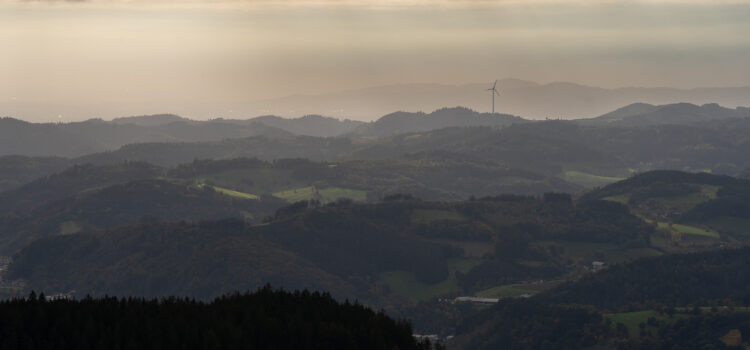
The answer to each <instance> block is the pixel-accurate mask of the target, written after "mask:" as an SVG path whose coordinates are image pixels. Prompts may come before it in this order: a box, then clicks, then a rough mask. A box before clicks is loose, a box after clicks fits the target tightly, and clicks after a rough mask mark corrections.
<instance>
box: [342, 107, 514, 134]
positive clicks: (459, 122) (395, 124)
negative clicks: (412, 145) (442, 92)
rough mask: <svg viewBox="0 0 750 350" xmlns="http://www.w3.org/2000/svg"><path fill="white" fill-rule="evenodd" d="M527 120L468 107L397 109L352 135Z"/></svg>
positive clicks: (430, 129)
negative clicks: (423, 111) (432, 110)
mask: <svg viewBox="0 0 750 350" xmlns="http://www.w3.org/2000/svg"><path fill="white" fill-rule="evenodd" d="M524 122H528V121H527V120H525V119H523V118H521V117H516V116H512V115H508V114H494V115H493V114H489V113H479V112H475V111H473V110H470V109H468V108H462V107H456V108H442V109H438V110H436V111H434V112H432V113H429V114H427V113H421V112H420V113H407V112H396V113H391V114H388V115H385V116H383V117H382V118H380V119H378V120H376V121H374V122H372V123H367V124H364V125H361V126H359V127H357V128H356V129H355V130H354V131H353V132H352V135H354V136H366V137H387V136H391V135H396V134H405V133H418V132H425V131H432V130H437V129H443V128H448V127H477V126H485V127H492V128H502V127H505V126H509V125H512V124H516V123H524Z"/></svg>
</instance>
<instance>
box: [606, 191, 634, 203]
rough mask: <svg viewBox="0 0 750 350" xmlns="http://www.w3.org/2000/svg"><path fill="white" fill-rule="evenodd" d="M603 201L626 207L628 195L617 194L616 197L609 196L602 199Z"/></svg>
mask: <svg viewBox="0 0 750 350" xmlns="http://www.w3.org/2000/svg"><path fill="white" fill-rule="evenodd" d="M602 199H603V200H605V201H611V202H617V203H620V204H625V205H628V200H630V194H629V193H627V194H618V195H616V196H609V197H604V198H602Z"/></svg>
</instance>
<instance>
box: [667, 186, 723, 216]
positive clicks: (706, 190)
mask: <svg viewBox="0 0 750 350" xmlns="http://www.w3.org/2000/svg"><path fill="white" fill-rule="evenodd" d="M718 190H719V186H710V185H702V186H701V190H700V192H696V193H691V194H687V195H684V196H679V197H663V198H656V200H657V201H658V203H659V206H660V207H662V208H665V209H675V210H680V211H688V210H690V209H692V208H693V207H695V206H696V205H698V204H700V203H703V202H706V201H708V200H711V199H715V198H716V192H717V191H718Z"/></svg>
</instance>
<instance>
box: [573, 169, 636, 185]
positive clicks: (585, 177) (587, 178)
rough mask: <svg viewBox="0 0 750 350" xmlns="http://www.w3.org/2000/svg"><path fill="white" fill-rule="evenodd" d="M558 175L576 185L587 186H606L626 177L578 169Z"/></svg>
mask: <svg viewBox="0 0 750 350" xmlns="http://www.w3.org/2000/svg"><path fill="white" fill-rule="evenodd" d="M558 177H559V178H561V179H563V180H565V181H568V182H572V183H574V184H576V185H580V186H583V187H586V188H592V187H599V186H604V185H607V184H611V183H613V182H617V181H620V180H624V178H621V177H610V176H599V175H594V174H589V173H585V172H582V171H577V170H566V171H563V173H562V174H560V175H559V176H558Z"/></svg>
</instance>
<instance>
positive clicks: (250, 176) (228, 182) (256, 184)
mask: <svg viewBox="0 0 750 350" xmlns="http://www.w3.org/2000/svg"><path fill="white" fill-rule="evenodd" d="M200 180H203V181H205V180H208V181H210V183H211V184H215V185H217V186H220V187H226V188H234V189H237V190H238V191H241V192H248V193H269V192H273V191H279V190H281V189H284V188H292V187H295V186H302V184H301V183H299V181H298V180H296V179H294V178H293V177H292V173H291V171H289V170H284V169H273V168H258V169H241V170H230V171H224V172H221V173H216V174H211V175H208V176H206V178H203V179H200Z"/></svg>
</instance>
